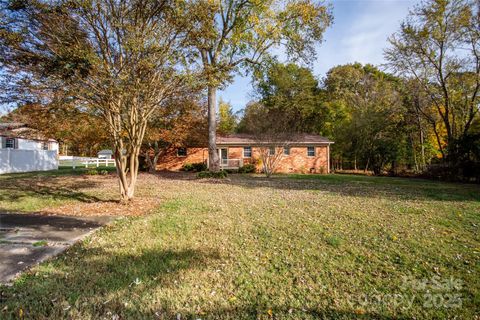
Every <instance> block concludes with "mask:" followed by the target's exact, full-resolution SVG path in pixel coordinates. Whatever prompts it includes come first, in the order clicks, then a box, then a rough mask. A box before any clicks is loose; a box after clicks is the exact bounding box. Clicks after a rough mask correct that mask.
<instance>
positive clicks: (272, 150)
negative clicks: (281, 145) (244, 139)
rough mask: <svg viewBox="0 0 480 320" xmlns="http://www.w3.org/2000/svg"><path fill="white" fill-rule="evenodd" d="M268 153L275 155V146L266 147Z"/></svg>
mask: <svg viewBox="0 0 480 320" xmlns="http://www.w3.org/2000/svg"><path fill="white" fill-rule="evenodd" d="M268 154H269V155H270V156H274V155H275V147H269V148H268Z"/></svg>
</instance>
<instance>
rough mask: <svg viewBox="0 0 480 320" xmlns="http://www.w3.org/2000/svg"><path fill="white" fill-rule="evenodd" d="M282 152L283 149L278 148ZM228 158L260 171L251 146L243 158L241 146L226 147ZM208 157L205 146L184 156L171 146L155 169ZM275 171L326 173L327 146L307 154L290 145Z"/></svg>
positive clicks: (256, 150)
mask: <svg viewBox="0 0 480 320" xmlns="http://www.w3.org/2000/svg"><path fill="white" fill-rule="evenodd" d="M279 152H283V150H279ZM228 157H229V159H243V163H244V164H247V163H255V164H256V167H257V171H258V172H260V171H262V163H261V161H260V151H259V148H257V147H252V158H243V147H228ZM207 159H208V149H207V148H188V149H187V156H186V157H178V156H177V149H175V148H172V149H169V150H168V151H167V154H166V155H165V156H164V157H161V158H160V159H159V161H158V164H157V170H174V171H175V170H180V169H181V168H182V166H183V165H184V164H186V163H197V162H203V161H206V160H207ZM275 172H277V173H328V147H327V146H316V147H315V156H314V157H308V156H307V147H306V146H305V147H291V148H290V155H288V156H287V155H282V158H281V159H280V161H279V163H278V166H277V168H276V170H275Z"/></svg>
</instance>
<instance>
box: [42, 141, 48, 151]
mask: <svg viewBox="0 0 480 320" xmlns="http://www.w3.org/2000/svg"><path fill="white" fill-rule="evenodd" d="M42 150H48V142H42Z"/></svg>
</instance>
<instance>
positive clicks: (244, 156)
mask: <svg viewBox="0 0 480 320" xmlns="http://www.w3.org/2000/svg"><path fill="white" fill-rule="evenodd" d="M245 148H250V156H248V157H247V156H246V155H245ZM242 152H243V155H242V156H243V158H251V157H252V154H253V149H252V147H243V151H242Z"/></svg>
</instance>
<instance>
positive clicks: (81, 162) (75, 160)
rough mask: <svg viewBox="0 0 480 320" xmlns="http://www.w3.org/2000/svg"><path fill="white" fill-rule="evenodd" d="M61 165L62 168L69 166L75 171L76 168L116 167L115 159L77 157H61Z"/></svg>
mask: <svg viewBox="0 0 480 320" xmlns="http://www.w3.org/2000/svg"><path fill="white" fill-rule="evenodd" d="M59 159H60V165H62V166H69V167H72V168H73V169H75V168H76V167H85V168H88V167H90V166H94V167H100V166H105V167H108V166H110V165H113V166H116V165H115V159H102V158H87V157H75V156H60V157H59Z"/></svg>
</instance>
